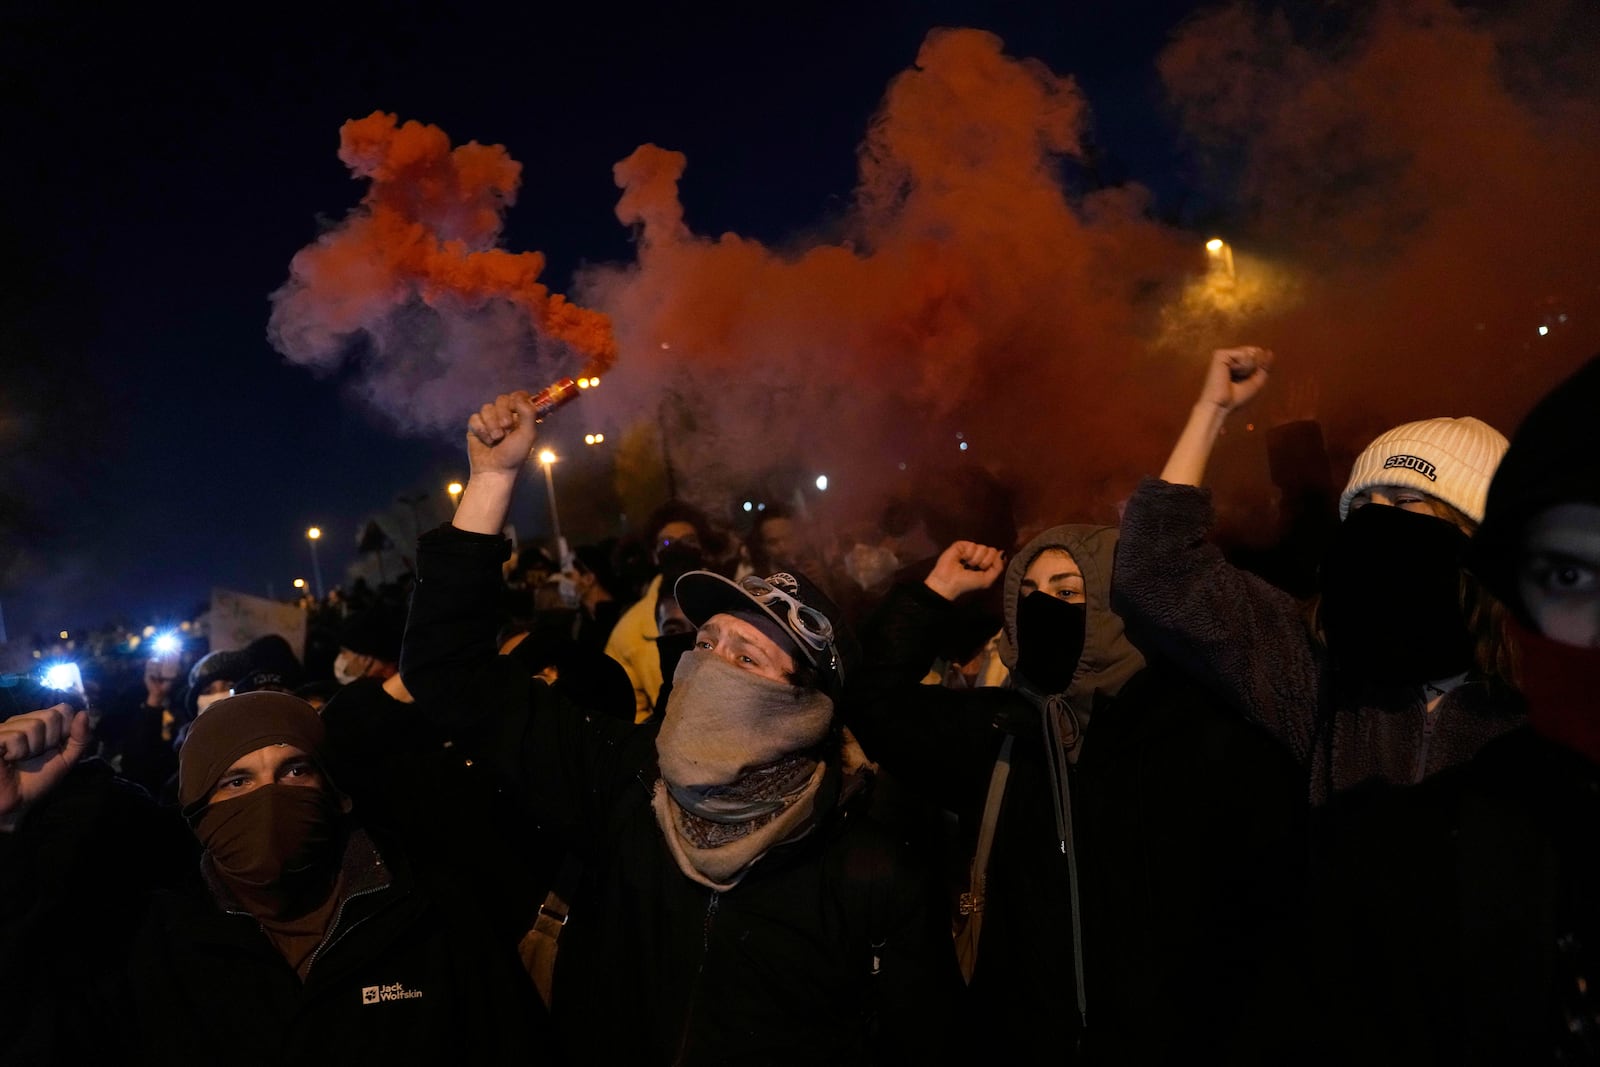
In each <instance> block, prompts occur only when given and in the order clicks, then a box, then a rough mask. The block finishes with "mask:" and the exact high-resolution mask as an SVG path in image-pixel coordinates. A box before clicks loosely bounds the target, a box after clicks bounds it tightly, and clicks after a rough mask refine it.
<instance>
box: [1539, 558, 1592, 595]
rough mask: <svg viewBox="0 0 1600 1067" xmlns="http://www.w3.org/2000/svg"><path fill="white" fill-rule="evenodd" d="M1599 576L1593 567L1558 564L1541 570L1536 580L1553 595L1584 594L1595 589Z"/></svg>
mask: <svg viewBox="0 0 1600 1067" xmlns="http://www.w3.org/2000/svg"><path fill="white" fill-rule="evenodd" d="M1596 578H1597V574H1596V571H1595V569H1594V568H1593V567H1585V566H1582V565H1581V564H1577V563H1557V564H1552V565H1550V566H1547V567H1544V568H1542V569H1540V570H1539V571H1538V572H1537V573H1536V577H1535V580H1536V581H1537V582H1538V583H1539V585H1540V587H1541V588H1543V589H1545V590H1547V591H1548V592H1551V593H1584V592H1588V591H1590V590H1592V589H1594V588H1595V585H1596Z"/></svg>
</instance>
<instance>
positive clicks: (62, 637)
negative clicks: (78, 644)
mask: <svg viewBox="0 0 1600 1067" xmlns="http://www.w3.org/2000/svg"><path fill="white" fill-rule="evenodd" d="M69 636H71V635H70V634H68V633H67V631H65V630H62V631H61V640H63V641H65V640H66V639H67V638H68V637H69Z"/></svg>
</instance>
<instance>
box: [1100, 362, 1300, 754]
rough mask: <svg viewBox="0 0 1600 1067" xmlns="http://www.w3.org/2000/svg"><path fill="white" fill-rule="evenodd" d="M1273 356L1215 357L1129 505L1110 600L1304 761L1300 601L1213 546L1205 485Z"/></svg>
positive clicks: (1148, 642)
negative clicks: (1176, 431) (1225, 430)
mask: <svg viewBox="0 0 1600 1067" xmlns="http://www.w3.org/2000/svg"><path fill="white" fill-rule="evenodd" d="M1267 360H1270V353H1267V352H1266V351H1265V350H1264V349H1256V348H1230V349H1220V350H1218V351H1217V352H1215V353H1213V354H1212V361H1211V366H1210V368H1209V369H1208V371H1207V374H1206V381H1205V385H1204V387H1203V388H1202V390H1201V394H1200V399H1199V401H1198V402H1197V403H1196V404H1195V407H1194V411H1193V412H1192V413H1191V415H1190V417H1189V423H1188V425H1187V426H1186V427H1185V428H1184V431H1183V434H1182V436H1181V437H1180V438H1179V440H1178V444H1177V446H1176V447H1175V448H1174V449H1173V452H1172V458H1171V459H1169V460H1168V461H1167V466H1166V468H1165V469H1164V470H1163V471H1162V477H1161V479H1154V478H1147V479H1145V480H1144V481H1143V482H1142V483H1140V485H1139V487H1138V489H1137V490H1136V491H1135V492H1134V494H1133V496H1132V497H1131V498H1130V499H1129V501H1128V506H1127V508H1126V509H1125V510H1124V512H1123V517H1122V531H1121V536H1120V537H1119V539H1118V543H1117V560H1116V569H1115V572H1114V574H1113V577H1112V583H1111V602H1112V607H1113V608H1114V610H1116V612H1117V613H1118V614H1119V615H1121V616H1122V617H1123V619H1124V621H1125V622H1126V624H1127V628H1128V635H1129V636H1130V637H1131V638H1132V639H1133V640H1134V642H1135V643H1136V644H1138V645H1139V646H1140V647H1141V649H1142V650H1144V651H1146V652H1154V653H1158V654H1160V655H1162V656H1164V657H1166V658H1168V659H1170V660H1172V661H1173V662H1174V663H1176V664H1177V665H1178V666H1180V667H1182V668H1183V669H1184V670H1186V671H1187V672H1188V673H1190V674H1191V675H1193V676H1194V677H1195V678H1197V679H1198V680H1200V681H1202V682H1203V683H1204V684H1205V685H1206V686H1207V687H1208V688H1210V689H1211V690H1212V691H1213V692H1214V693H1216V694H1217V696H1219V697H1220V698H1221V699H1223V700H1224V701H1226V702H1227V703H1229V704H1230V705H1232V706H1233V707H1234V708H1235V709H1236V710H1238V711H1239V712H1241V713H1242V714H1244V715H1245V716H1246V717H1248V718H1250V719H1252V720H1254V721H1256V722H1258V723H1260V724H1261V725H1262V726H1264V727H1266V728H1267V729H1268V730H1270V731H1271V732H1272V733H1273V734H1274V735H1276V736H1277V737H1278V738H1279V740H1281V741H1282V742H1283V743H1284V744H1285V745H1287V746H1288V747H1289V749H1290V751H1291V752H1293V753H1294V755H1295V756H1296V758H1298V759H1300V760H1302V761H1304V760H1307V759H1309V758H1310V753H1311V743H1312V734H1313V731H1314V729H1315V723H1316V711H1317V706H1318V702H1319V698H1320V691H1321V686H1322V658H1321V655H1320V653H1319V652H1318V650H1317V649H1316V647H1315V643H1314V642H1313V640H1312V637H1311V633H1310V630H1309V628H1308V626H1307V624H1306V622H1305V618H1304V614H1303V612H1302V610H1301V607H1300V605H1299V603H1298V602H1297V601H1296V600H1295V599H1294V598H1293V597H1291V596H1289V594H1287V593H1285V592H1283V591H1282V590H1280V589H1277V588H1275V587H1274V586H1272V585H1270V584H1268V583H1267V582H1265V581H1263V580H1261V579H1260V578H1258V577H1256V576H1255V575H1253V574H1250V573H1248V572H1246V571H1242V570H1240V569H1238V568H1237V567H1234V566H1232V565H1231V564H1229V563H1228V562H1227V561H1226V560H1225V559H1224V558H1223V556H1222V552H1221V550H1219V549H1218V548H1217V546H1216V545H1214V544H1212V543H1211V541H1210V536H1211V527H1212V524H1213V522H1214V520H1215V515H1214V513H1213V511H1212V507H1211V496H1210V493H1209V492H1207V491H1206V490H1203V489H1201V488H1199V483H1200V480H1201V478H1202V476H1203V475H1204V473H1205V465H1206V460H1207V459H1208V458H1209V457H1210V454H1211V446H1212V444H1213V443H1214V442H1215V440H1216V431H1217V430H1218V429H1220V428H1221V425H1222V419H1223V418H1225V417H1226V415H1227V414H1228V413H1229V412H1231V411H1232V410H1234V409H1235V408H1237V407H1238V406H1239V405H1240V404H1243V403H1244V402H1245V401H1247V400H1249V399H1250V398H1251V397H1253V396H1254V395H1255V394H1256V393H1257V392H1259V391H1260V389H1261V387H1262V385H1264V384H1265V382H1266V375H1267V371H1266V361H1267Z"/></svg>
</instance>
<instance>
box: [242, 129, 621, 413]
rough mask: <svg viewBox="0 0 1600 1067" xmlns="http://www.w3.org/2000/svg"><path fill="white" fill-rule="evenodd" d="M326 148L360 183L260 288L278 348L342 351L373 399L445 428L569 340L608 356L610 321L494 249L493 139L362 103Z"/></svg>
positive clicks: (499, 158)
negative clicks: (360, 114) (453, 135)
mask: <svg viewBox="0 0 1600 1067" xmlns="http://www.w3.org/2000/svg"><path fill="white" fill-rule="evenodd" d="M339 158H340V160H341V161H343V162H344V164H345V165H346V166H348V167H349V168H350V171H351V173H352V174H354V175H355V176H356V177H358V178H365V179H367V180H368V182H369V183H370V184H369V186H368V188H367V192H366V195H365V196H364V197H363V198H362V201H361V204H360V205H359V206H358V207H357V208H355V209H354V210H353V211H352V212H351V213H350V215H349V216H348V217H347V218H346V219H345V220H344V221H343V222H342V223H340V224H339V225H338V226H336V227H334V228H333V229H332V230H330V231H328V232H327V233H325V234H323V235H322V236H321V237H320V238H318V239H317V240H316V241H315V242H314V243H313V244H311V245H309V246H307V247H306V248H304V249H302V250H301V251H300V252H299V253H298V254H297V255H296V256H295V257H294V260H293V262H292V263H291V264H290V270H289V274H290V276H289V281H288V282H287V283H286V284H285V285H284V287H283V288H282V289H280V290H278V292H276V293H274V294H273V297H272V302H273V310H272V317H271V320H270V322H269V325H268V334H269V337H270V339H271V341H272V343H273V345H274V346H275V347H276V348H278V350H279V351H281V352H282V353H284V355H286V356H288V357H289V358H290V359H291V360H293V361H295V362H297V363H302V364H306V365H309V366H312V367H319V368H333V367H337V366H338V365H340V364H341V363H342V362H343V361H344V360H345V359H346V358H347V357H348V356H350V355H352V354H355V355H356V356H357V358H358V359H360V360H361V361H362V362H363V363H364V365H365V366H364V371H365V373H364V375H363V378H362V382H361V385H362V388H364V389H365V391H366V392H367V393H368V395H369V396H370V397H371V398H372V399H373V400H374V401H375V402H376V403H377V404H378V405H379V406H380V407H382V408H384V409H385V410H387V411H389V412H390V413H391V414H393V415H395V416H396V417H397V418H399V419H400V420H401V421H402V422H403V423H405V424H407V425H420V426H423V427H432V426H438V427H441V428H448V429H450V430H455V429H457V428H458V426H457V425H456V424H458V423H459V422H460V419H461V418H462V417H463V412H465V411H467V410H470V408H471V407H472V406H473V405H475V404H476V403H480V402H481V401H482V398H483V397H484V396H486V395H493V394H494V393H495V392H499V391H503V390H505V389H508V388H512V387H528V388H536V387H537V386H539V385H542V384H543V379H544V378H547V377H549V376H551V375H552V374H553V373H554V372H553V371H552V370H551V369H550V368H549V367H545V366H536V365H535V364H543V363H549V364H552V365H553V364H555V363H559V362H562V361H563V360H564V356H565V353H567V352H570V353H575V354H576V355H578V357H579V358H580V359H581V361H582V366H583V369H585V370H588V371H590V372H599V371H604V370H606V369H608V368H609V367H610V366H611V364H612V362H613V361H614V360H615V358H616V341H615V339H614V338H613V336H612V331H611V323H610V320H609V319H608V318H607V317H606V316H605V315H603V314H601V313H599V312H596V311H592V310H589V309H587V308H583V307H580V306H578V305H576V304H573V303H571V302H570V301H568V300H567V299H566V298H565V297H564V296H562V295H560V294H555V293H551V292H550V290H549V289H548V288H546V287H545V286H544V285H543V284H541V283H540V282H539V276H540V275H541V274H542V273H543V272H544V267H545V260H544V256H542V255H541V254H539V253H538V252H516V253H514V252H508V251H506V250H504V249H501V248H497V247H495V246H496V244H497V242H498V241H499V239H500V234H501V229H502V225H503V222H504V215H505V211H506V209H507V208H509V207H510V206H511V205H512V204H513V203H515V201H516V194H517V187H518V185H519V183H520V181H521V175H522V167H521V165H520V164H518V163H517V162H516V161H515V160H513V159H512V158H511V157H510V156H509V155H508V154H507V153H506V150H505V149H504V148H503V147H501V146H499V145H481V144H478V143H476V142H471V143H468V144H464V145H460V146H458V147H454V148H452V147H451V144H450V139H449V138H448V137H447V136H446V135H445V133H444V131H443V130H440V129H439V128H438V127H436V126H428V125H424V124H422V123H418V122H407V123H405V124H404V125H401V124H399V122H398V120H397V119H396V117H395V116H393V115H389V114H385V113H383V112H374V113H373V114H371V115H369V116H367V117H366V118H364V119H352V120H351V121H349V122H346V123H345V124H344V126H343V128H342V129H341V130H340V145H339ZM552 342H553V343H554V344H553V345H552Z"/></svg>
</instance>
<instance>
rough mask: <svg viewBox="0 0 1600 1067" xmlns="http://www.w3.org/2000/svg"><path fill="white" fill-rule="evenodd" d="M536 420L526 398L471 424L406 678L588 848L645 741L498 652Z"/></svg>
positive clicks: (428, 543) (421, 705)
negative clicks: (637, 745) (632, 752)
mask: <svg viewBox="0 0 1600 1067" xmlns="http://www.w3.org/2000/svg"><path fill="white" fill-rule="evenodd" d="M533 418H534V410H533V406H532V405H531V404H530V403H529V401H528V395H527V394H526V393H509V394H506V395H504V396H500V397H498V398H496V399H495V400H494V402H492V403H490V404H485V405H484V406H483V407H482V408H481V409H480V410H479V411H478V412H477V413H476V414H474V415H473V416H472V418H471V419H470V420H469V422H468V428H469V433H468V435H467V451H468V456H469V460H470V464H471V477H470V479H469V480H468V482H467V486H466V488H465V490H463V492H462V494H461V503H460V506H459V507H458V508H457V510H456V514H455V519H454V521H453V522H452V523H451V524H450V525H448V526H441V527H439V528H438V529H434V530H430V531H428V532H427V533H425V534H423V535H422V538H421V541H420V542H419V545H418V551H417V584H416V588H415V590H414V591H413V593H412V598H411V613H410V616H409V618H408V619H407V621H406V636H405V643H404V645H403V647H402V648H401V652H400V674H401V677H402V678H403V679H404V681H405V684H406V687H407V688H408V689H409V690H410V691H411V692H412V693H413V694H414V695H415V696H416V698H417V707H418V709H419V710H420V711H421V712H422V713H423V714H424V715H426V716H427V717H428V718H429V719H431V720H432V721H433V722H434V723H436V724H437V725H438V726H439V727H440V728H442V729H443V730H444V731H445V732H446V733H447V735H449V736H451V737H454V738H458V739H460V740H463V741H464V742H466V744H468V745H469V746H470V747H471V749H472V750H474V751H477V752H480V753H482V755H483V756H484V758H485V759H487V760H489V761H490V763H491V764H492V765H493V766H494V767H495V768H496V771H497V773H498V774H499V776H500V777H501V778H502V779H503V780H504V781H506V782H507V783H508V784H510V785H512V786H513V787H515V788H516V789H517V790H518V791H519V793H520V794H521V796H522V799H523V801H524V802H525V803H526V804H527V805H528V806H529V808H530V810H532V811H534V812H536V813H537V814H538V815H539V817H540V819H541V820H542V821H544V822H545V823H547V824H549V825H551V826H553V828H555V829H557V830H558V831H560V832H567V833H572V834H574V835H576V836H580V837H581V836H582V834H583V833H584V832H586V830H587V829H588V828H590V820H591V819H592V818H593V817H594V816H595V813H596V804H597V802H598V801H601V800H603V798H604V796H605V795H607V793H608V791H609V790H610V789H611V788H613V787H614V786H615V784H616V782H617V781H618V780H619V779H622V778H624V777H625V768H624V767H623V764H624V763H626V760H627V758H628V753H627V752H625V751H624V748H625V746H626V745H627V744H628V743H630V742H632V741H634V740H635V739H634V738H633V737H632V736H631V735H632V731H631V730H630V728H628V727H626V726H624V725H623V724H620V723H612V722H611V721H610V720H609V719H605V718H604V717H603V716H595V715H589V714H586V709H582V708H576V707H573V706H572V705H570V704H568V703H566V702H565V701H562V700H561V699H559V698H558V697H556V696H555V694H553V693H552V692H551V691H550V689H549V688H548V687H547V686H545V685H544V683H542V682H536V681H534V680H532V679H531V678H529V677H528V675H527V672H526V671H524V670H523V669H522V668H521V667H520V666H519V665H518V664H517V663H516V662H515V661H514V660H513V659H511V658H510V657H505V656H501V655H499V654H498V652H499V650H498V648H497V647H496V645H495V635H496V633H497V632H498V630H499V627H500V624H501V622H502V617H501V615H502V608H501V600H502V594H503V592H504V584H503V581H502V578H501V574H500V564H501V562H502V561H503V560H504V559H505V558H506V554H507V552H508V550H509V546H508V545H507V544H506V541H505V539H504V538H503V537H501V536H500V530H501V528H502V525H503V524H504V522H505V517H506V512H507V510H508V509H509V507H510V505H511V495H512V492H513V490H514V488H515V486H516V479H517V475H518V473H519V472H520V471H521V469H522V467H523V466H524V465H525V464H526V461H527V458H528V452H529V450H530V449H531V448H532V445H533V440H534V422H533ZM612 727H616V728H615V729H613V728H612ZM644 740H645V741H648V738H645V739H644Z"/></svg>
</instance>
